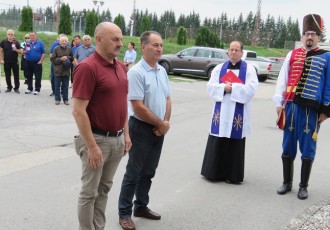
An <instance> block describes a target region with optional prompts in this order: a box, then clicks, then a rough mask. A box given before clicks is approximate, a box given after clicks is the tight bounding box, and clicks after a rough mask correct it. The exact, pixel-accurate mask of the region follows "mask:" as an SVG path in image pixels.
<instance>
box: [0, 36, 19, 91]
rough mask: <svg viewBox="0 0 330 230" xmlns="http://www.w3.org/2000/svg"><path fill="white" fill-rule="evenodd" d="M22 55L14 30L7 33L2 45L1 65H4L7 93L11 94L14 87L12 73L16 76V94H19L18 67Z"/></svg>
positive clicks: (0, 49) (0, 53)
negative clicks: (19, 56) (19, 57)
mask: <svg viewBox="0 0 330 230" xmlns="http://www.w3.org/2000/svg"><path fill="white" fill-rule="evenodd" d="M20 53H21V45H20V43H19V42H18V41H16V40H15V34H14V31H13V30H8V31H7V39H4V40H2V41H1V43H0V64H4V69H5V75H6V83H7V89H6V91H5V92H6V93H8V92H11V90H12V89H13V86H12V84H11V71H13V74H14V83H15V88H14V91H15V93H20V92H19V86H20V82H19V67H18V54H20Z"/></svg>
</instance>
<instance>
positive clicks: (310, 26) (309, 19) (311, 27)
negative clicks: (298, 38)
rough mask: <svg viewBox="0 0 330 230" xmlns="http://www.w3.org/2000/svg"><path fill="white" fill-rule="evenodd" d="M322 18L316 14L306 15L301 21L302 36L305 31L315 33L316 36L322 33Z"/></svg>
mask: <svg viewBox="0 0 330 230" xmlns="http://www.w3.org/2000/svg"><path fill="white" fill-rule="evenodd" d="M322 27H323V25H322V18H321V16H320V15H318V14H308V15H306V16H305V17H304V21H303V34H304V33H305V32H306V31H315V32H316V33H318V34H321V32H322Z"/></svg>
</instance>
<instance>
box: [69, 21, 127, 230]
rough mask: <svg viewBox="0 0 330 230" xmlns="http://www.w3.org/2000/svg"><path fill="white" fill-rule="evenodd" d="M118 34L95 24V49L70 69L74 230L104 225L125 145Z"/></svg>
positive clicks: (124, 100) (124, 83) (110, 26)
mask: <svg viewBox="0 0 330 230" xmlns="http://www.w3.org/2000/svg"><path fill="white" fill-rule="evenodd" d="M122 38H123V35H122V32H121V30H120V28H119V27H118V26H117V25H115V24H113V23H110V22H102V23H101V24H99V25H98V26H97V27H96V29H95V40H96V50H95V53H94V54H92V55H91V56H89V57H88V58H86V59H85V60H84V61H82V62H81V63H79V64H78V66H77V67H76V69H75V71H74V79H75V80H74V82H73V94H72V96H73V112H72V113H73V116H74V118H75V120H76V124H77V126H78V128H79V132H80V135H78V136H76V137H75V147H76V152H77V154H78V155H79V156H80V159H81V163H82V176H81V182H82V187H81V190H80V195H79V200H78V218H79V226H80V228H79V229H80V230H91V229H105V209H106V206H107V200H108V193H109V191H110V189H111V186H112V184H113V178H114V175H115V172H116V170H117V167H118V164H119V162H120V160H121V159H122V157H123V155H125V153H127V152H128V151H129V149H130V147H131V140H130V136H129V131H128V117H127V94H128V80H127V75H126V69H125V66H124V64H123V63H122V62H120V61H117V60H116V57H117V56H118V55H119V54H120V48H121V47H122V45H123V43H122ZM122 134H123V135H122Z"/></svg>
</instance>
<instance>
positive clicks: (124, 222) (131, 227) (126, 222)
mask: <svg viewBox="0 0 330 230" xmlns="http://www.w3.org/2000/svg"><path fill="white" fill-rule="evenodd" d="M119 224H120V226H121V227H122V228H123V229H124V230H135V224H134V222H133V221H132V219H131V218H123V219H121V218H119Z"/></svg>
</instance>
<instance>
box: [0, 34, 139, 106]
mask: <svg viewBox="0 0 330 230" xmlns="http://www.w3.org/2000/svg"><path fill="white" fill-rule="evenodd" d="M62 37H65V38H67V39H68V37H67V36H66V35H65V34H60V35H59V36H58V37H57V38H56V41H54V42H53V43H52V45H51V46H50V48H49V58H50V74H49V78H50V83H51V93H50V95H49V96H53V97H54V98H55V105H59V104H60V102H61V100H63V103H64V104H65V105H69V96H68V91H69V88H72V84H73V71H74V69H75V67H76V66H77V65H78V64H79V63H80V62H82V61H83V60H84V59H85V58H87V57H89V56H90V55H91V54H93V53H94V52H95V45H93V44H92V39H91V37H90V36H89V35H87V34H86V35H84V36H82V37H81V36H80V35H75V36H74V37H73V39H72V41H71V43H70V42H69V41H67V42H65V47H68V48H65V47H63V44H64V40H65V39H63V44H61V38H62ZM61 46H62V47H63V48H62V49H64V48H65V50H67V52H68V54H71V53H70V52H69V51H71V52H72V56H67V55H64V53H65V52H64V53H62V55H63V57H59V56H56V57H55V56H53V55H54V51H55V49H56V48H57V47H61ZM134 47H135V44H134V42H129V43H128V49H127V51H126V53H125V57H124V59H123V63H124V64H125V66H126V69H127V71H128V70H129V69H130V68H131V67H132V66H133V65H134V63H135V59H136V51H135V48H134ZM57 51H61V49H60V48H58V49H57ZM60 53H61V52H60ZM19 54H20V55H21V59H20V63H19ZM65 54H66V53H65ZM45 55H46V47H45V45H44V43H43V42H42V41H41V40H39V39H37V33H36V32H34V31H33V32H29V33H27V34H25V36H24V38H23V41H22V42H21V43H20V42H18V40H17V39H16V38H15V33H14V30H12V29H9V30H8V31H7V38H5V39H3V40H2V41H1V45H0V64H3V67H4V73H5V76H6V84H7V89H6V90H5V91H4V92H6V93H9V92H11V91H12V90H14V92H15V93H18V94H20V93H21V92H20V87H21V86H20V80H19V79H20V71H19V69H21V71H22V72H23V75H24V84H25V85H27V89H26V91H25V94H33V95H39V94H40V90H41V82H42V81H41V80H42V74H43V68H42V64H43V61H44V59H45ZM56 55H59V54H58V53H57V54H56ZM64 56H67V57H64ZM56 63H57V64H56ZM19 65H20V66H19ZM67 67H70V68H69V69H66V68H67ZM12 76H14V84H12ZM33 80H34V81H35V82H34V84H33ZM0 92H1V90H0Z"/></svg>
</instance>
